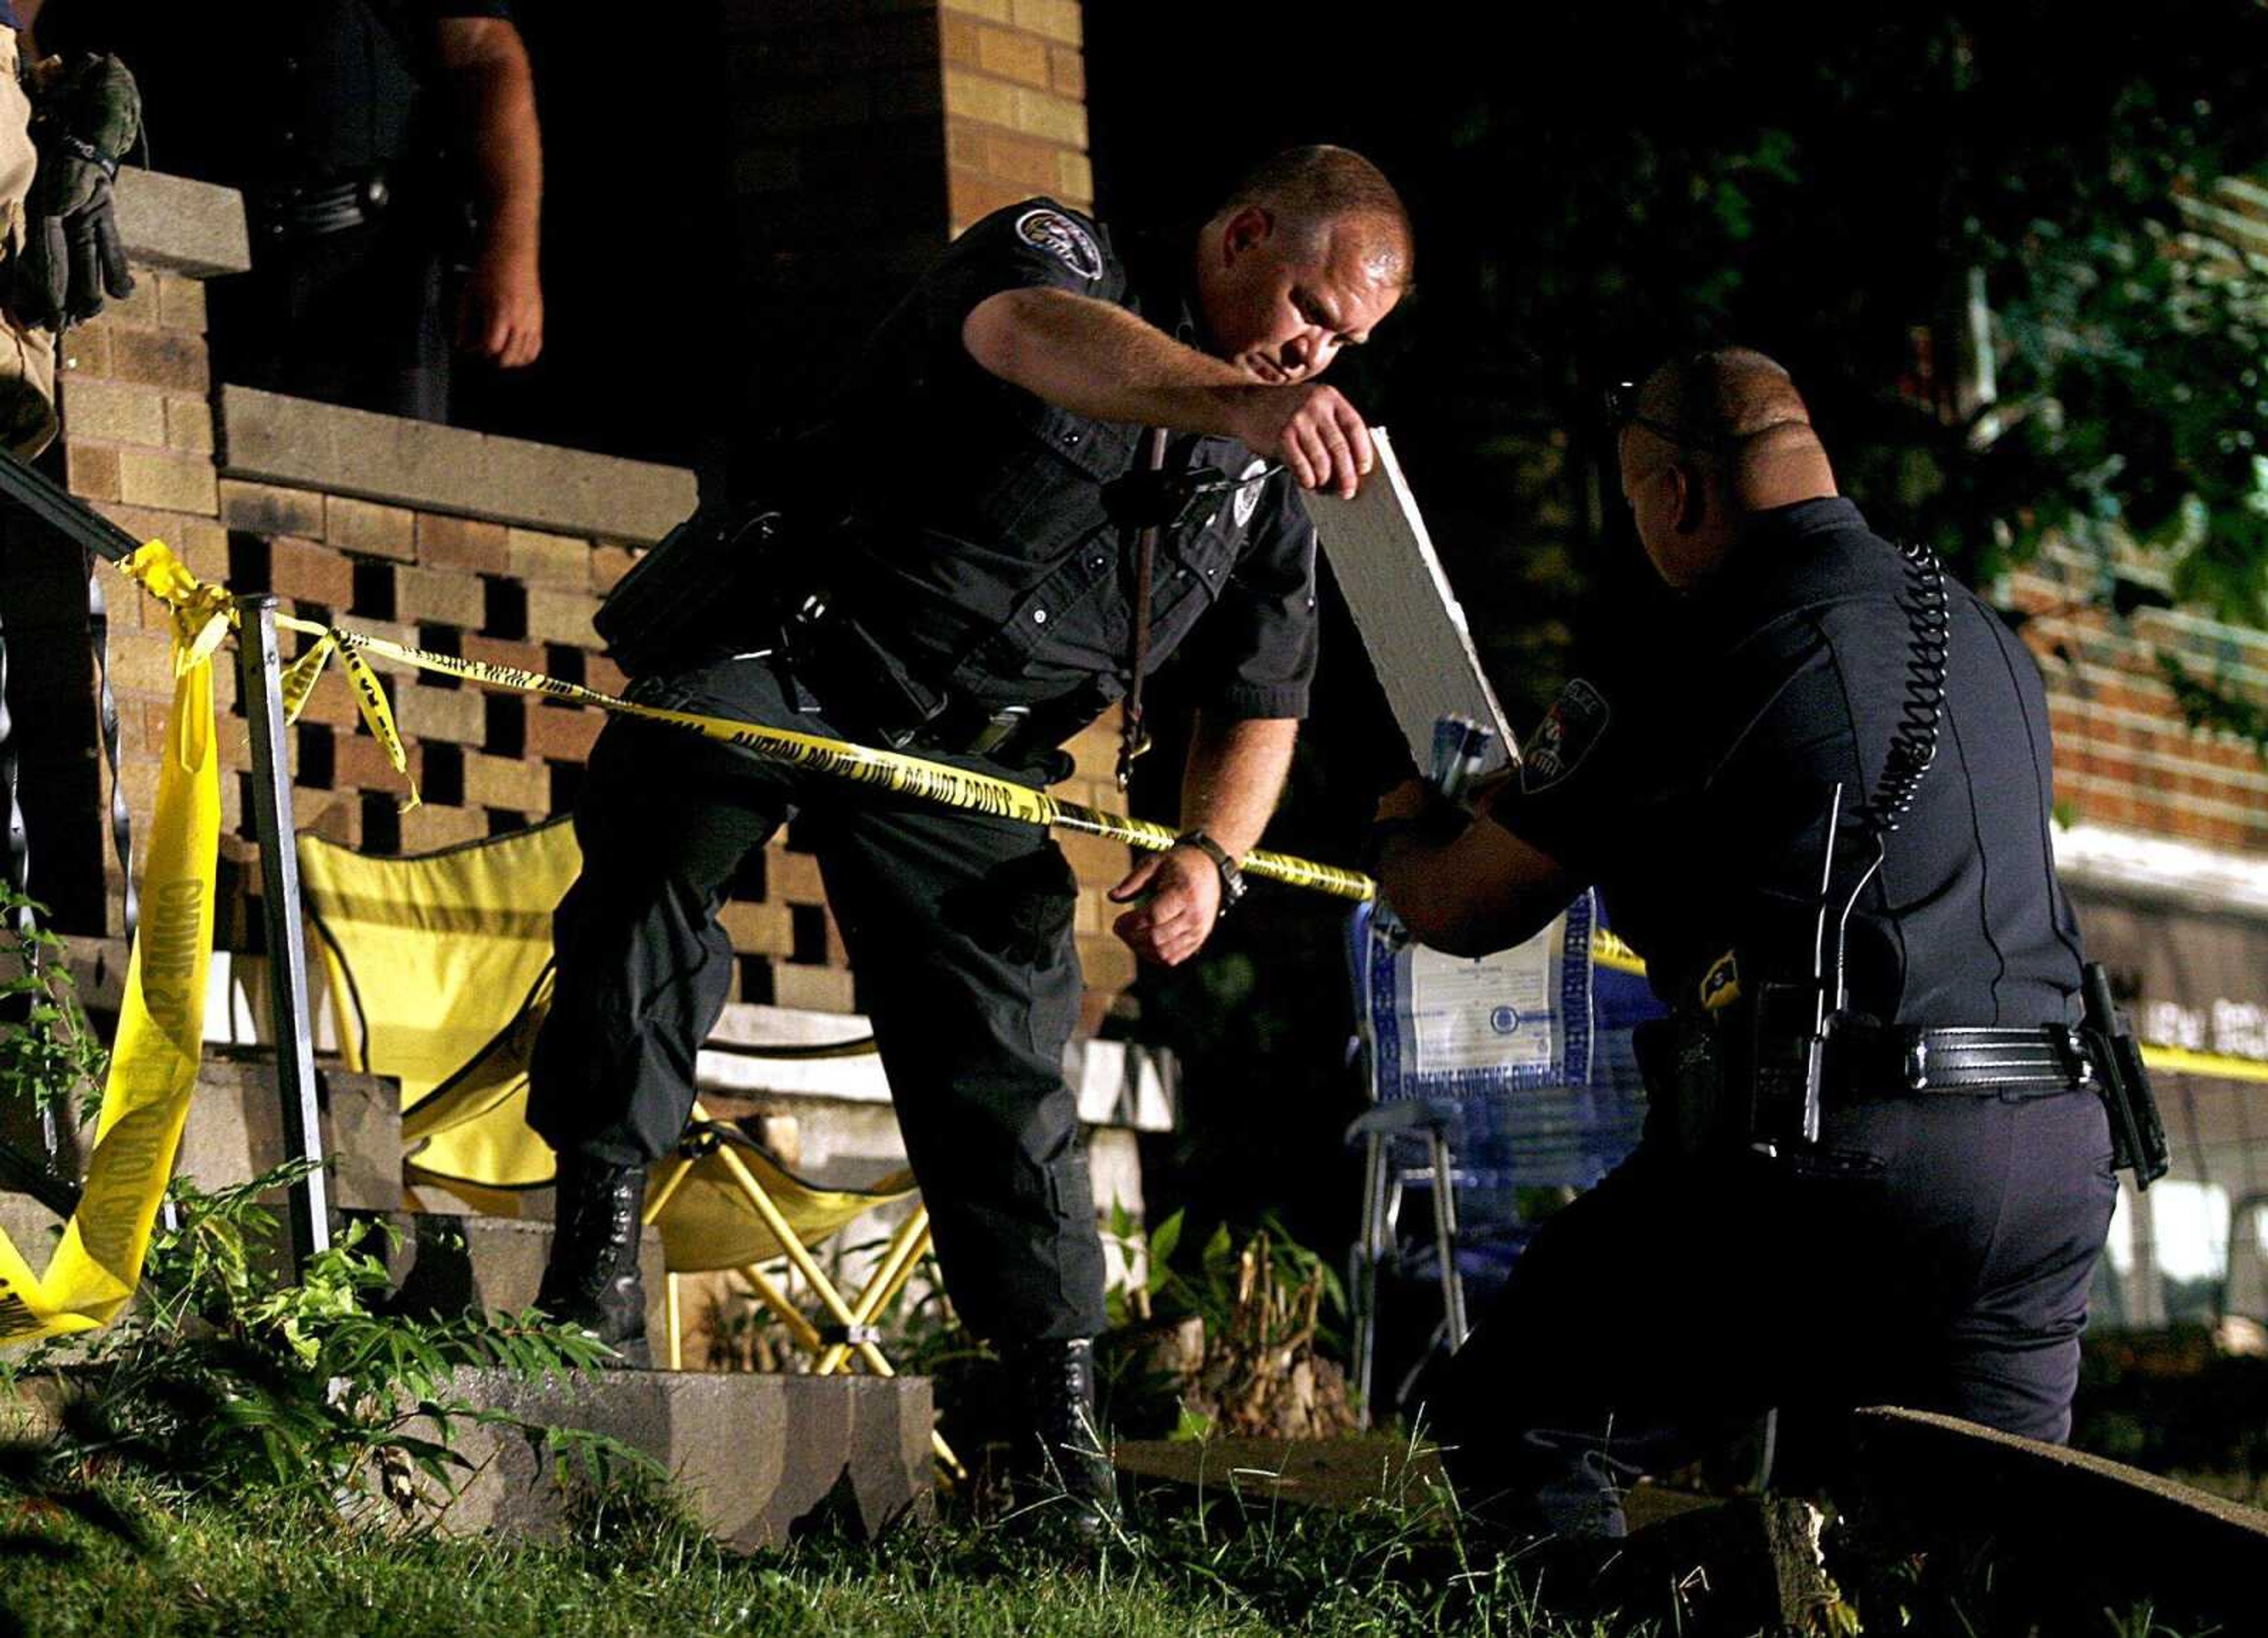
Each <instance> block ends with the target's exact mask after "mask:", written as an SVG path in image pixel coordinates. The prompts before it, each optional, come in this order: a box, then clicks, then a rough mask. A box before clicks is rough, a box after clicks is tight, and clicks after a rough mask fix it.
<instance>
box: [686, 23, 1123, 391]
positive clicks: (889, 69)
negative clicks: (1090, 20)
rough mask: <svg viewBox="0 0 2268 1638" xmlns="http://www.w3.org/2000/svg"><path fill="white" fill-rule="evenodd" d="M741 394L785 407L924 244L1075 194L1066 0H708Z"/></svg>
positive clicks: (1086, 199) (906, 279)
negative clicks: (724, 91) (736, 286)
mask: <svg viewBox="0 0 2268 1638" xmlns="http://www.w3.org/2000/svg"><path fill="white" fill-rule="evenodd" d="M723 10H724V22H725V27H724V34H725V49H726V52H727V55H728V58H729V61H728V63H727V68H726V78H727V83H728V84H729V85H730V86H731V88H732V97H733V110H732V116H731V121H730V131H731V137H730V141H731V143H732V152H731V154H730V155H729V163H728V165H727V167H726V174H727V177H728V179H729V180H728V186H729V188H730V191H731V204H732V209H733V221H734V224H735V230H736V238H737V240H738V246H739V254H740V268H741V272H742V275H743V276H742V279H741V288H742V290H743V291H744V292H745V296H744V298H743V299H742V300H741V301H740V303H738V304H737V306H738V311H739V319H740V329H741V334H740V345H741V353H742V356H745V357H747V358H748V359H749V360H751V361H752V363H753V364H754V366H755V383H754V402H753V403H752V404H751V406H750V414H751V415H753V417H754V418H755V421H756V422H758V423H759V424H777V423H778V422H784V421H792V420H793V419H795V418H796V415H797V407H798V404H799V401H804V400H807V399H808V398H809V396H810V395H811V394H813V393H820V392H823V391H824V390H825V388H826V386H827V383H828V380H829V379H831V378H832V376H833V373H834V372H835V371H837V370H839V369H840V368H841V366H842V365H843V363H844V362H845V361H846V360H847V359H848V358H849V357H850V356H851V353H852V352H853V351H854V350H855V349H856V348H857V346H858V342H859V341H860V339H861V338H862V337H863V336H864V335H865V333H866V331H867V330H868V329H869V328H870V327H872V326H873V323H874V322H875V320H878V319H879V318H880V316H881V314H882V313H883V312H884V311H886V309H887V305H888V304H889V303H890V302H891V301H892V300H893V299H895V297H897V296H898V295H899V294H901V293H902V291H903V290H905V288H906V286H907V285H908V284H909V283H911V282H912V280H913V278H914V276H915V275H916V274H917V273H918V272H919V271H920V270H921V268H923V267H924V265H926V264H927V263H928V261H930V260H931V259H932V258H933V257H934V256H935V255H936V254H937V251H938V247H939V246H941V245H943V244H944V243H945V242H946V240H947V239H950V238H951V237H952V236H953V235H954V233H957V232H959V231H961V229H963V228H965V227H967V226H968V224H970V223H971V222H974V221H975V220H976V219H977V218H978V217H981V216H983V215H984V214H985V213H986V212H987V211H990V210H993V209H998V208H999V207H1000V206H1002V205H1005V204H1009V203H1013V202H1014V201H1016V200H1019V199H1023V198H1027V197H1029V196H1030V195H1035V194H1047V195H1052V196H1053V197H1055V198H1057V199H1059V200H1061V201H1063V202H1064V203H1066V204H1071V205H1078V206H1079V207H1081V208H1085V207H1086V206H1088V205H1090V204H1091V203H1092V202H1093V200H1094V175H1093V173H1092V171H1091V170H1090V169H1089V167H1088V165H1087V159H1086V102H1085V97H1086V70H1085V66H1084V62H1083V59H1082V58H1081V55H1080V51H1079V40H1080V20H1079V6H1078V4H1076V0H910V3H909V0H800V3H792V0H723Z"/></svg>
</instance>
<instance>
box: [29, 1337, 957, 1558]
mask: <svg viewBox="0 0 2268 1638" xmlns="http://www.w3.org/2000/svg"><path fill="white" fill-rule="evenodd" d="M455 1388H456V1397H458V1398H459V1399H463V1400H465V1401H467V1402H468V1403H470V1404H471V1405H473V1406H475V1407H478V1408H481V1409H483V1410H490V1411H498V1412H502V1413H503V1414H505V1415H508V1416H511V1417H513V1418H515V1419H516V1420H518V1421H520V1422H522V1423H525V1424H527V1425H530V1426H534V1427H539V1428H570V1429H584V1430H587V1431H590V1432H593V1433H600V1434H604V1435H607V1436H609V1437H611V1438H614V1439H615V1440H618V1441H620V1442H621V1443H623V1444H626V1445H629V1446H630V1447H631V1448H632V1449H634V1450H637V1451H643V1452H644V1454H645V1455H646V1456H648V1457H650V1458H652V1459H653V1461H654V1462H655V1463H656V1464H658V1465H659V1466H660V1467H661V1468H662V1470H663V1471H664V1472H666V1473H668V1474H669V1475H670V1476H671V1477H672V1478H673V1479H674V1480H675V1481H676V1483H677V1486H678V1489H679V1493H680V1495H682V1497H683V1498H684V1499H685V1501H686V1502H688V1503H689V1506H690V1509H691V1511H692V1512H693V1515H694V1517H696V1519H698V1520H699V1522H700V1523H701V1524H702V1525H703V1527H704V1528H705V1529H707V1530H708V1531H710V1532H711V1534H713V1535H714V1536H716V1537H717V1538H718V1539H719V1540H721V1541H723V1542H725V1544H726V1545H728V1546H733V1547H735V1548H740V1549H742V1550H747V1549H750V1548H755V1547H776V1546H781V1545H782V1544H784V1542H785V1541H786V1540H787V1539H788V1535H789V1531H791V1530H792V1528H793V1527H794V1526H795V1524H797V1523H798V1522H799V1520H805V1519H812V1518H814V1515H819V1516H824V1517H828V1518H829V1519H830V1520H831V1521H832V1522H834V1523H836V1524H838V1525H840V1526H842V1527H844V1528H847V1529H848V1530H850V1531H852V1532H854V1533H856V1532H861V1531H863V1532H864V1533H865V1534H867V1535H872V1534H873V1533H874V1532H876V1531H880V1530H881V1529H882V1528H883V1527H884V1526H885V1525H886V1524H889V1523H890V1522H892V1521H893V1520H895V1519H897V1518H900V1517H905V1516H907V1515H909V1514H910V1515H911V1516H912V1517H915V1518H924V1517H927V1516H928V1514H929V1511H930V1508H931V1505H932V1485H933V1483H934V1468H933V1465H932V1458H931V1455H930V1429H931V1426H932V1399H931V1393H930V1380H929V1378H928V1377H890V1378H887V1379H885V1378H881V1377H785V1376H753V1375H745V1374H711V1373H705V1372H696V1371H668V1370H608V1371H595V1372H589V1373H585V1374H580V1375H576V1376H571V1377H558V1378H550V1379H547V1380H544V1381H541V1382H527V1381H522V1380H519V1379H516V1378H514V1377H510V1376H508V1375H506V1374H505V1373H504V1372H501V1371H492V1370H467V1371H462V1372H460V1373H459V1374H458V1377H457V1378H456V1381H455ZM76 1391H77V1390H75V1389H74V1388H72V1387H71V1386H70V1385H69V1384H67V1383H66V1382H65V1381H64V1380H63V1379H62V1378H58V1377H40V1378H25V1379H23V1380H21V1381H18V1382H17V1383H14V1384H12V1385H10V1386H9V1387H8V1388H7V1389H6V1390H5V1391H4V1392H0V1437H4V1438H10V1439H33V1440H37V1439H46V1438H50V1437H52V1436H54V1434H55V1429H56V1428H57V1427H58V1426H59V1425H60V1423H61V1421H62V1416H63V1408H64V1402H65V1399H66V1397H67V1396H68V1395H69V1394H70V1393H71V1392H76ZM409 1431H411V1432H412V1433H415V1434H418V1435H421V1436H424V1437H427V1438H433V1437H437V1436H438V1429H435V1428H434V1427H433V1426H432V1425H431V1423H430V1422H425V1423H422V1424H419V1423H413V1424H412V1426H411V1428H410V1429H409ZM450 1442H451V1443H452V1444H453V1447H454V1448H455V1449H456V1451H458V1452H459V1454H460V1455H462V1456H463V1457H464V1458H465V1459H466V1460H467V1461H468V1463H469V1464H471V1477H470V1478H469V1480H466V1481H464V1482H463V1484H462V1487H461V1490H460V1495H458V1497H457V1499H456V1500H455V1501H454V1502H453V1503H451V1504H450V1505H449V1506H448V1507H447V1508H446V1509H439V1508H438V1506H437V1507H436V1509H435V1511H436V1512H437V1513H438V1523H439V1525H440V1527H441V1528H442V1529H444V1530H446V1531H449V1532H451V1533H453V1534H459V1535H483V1534H495V1535H499V1536H504V1537H509V1538H512V1539H535V1540H542V1539H551V1538H556V1536H557V1535H558V1534H559V1533H560V1531H561V1530H562V1528H563V1525H564V1524H565V1522H566V1519H567V1516H568V1509H569V1508H570V1506H571V1497H572V1494H573V1488H574V1487H575V1485H576V1483H577V1482H578V1478H579V1477H580V1476H581V1470H580V1469H579V1468H578V1466H577V1465H574V1463H573V1462H572V1460H571V1461H570V1463H569V1465H568V1466H567V1467H566V1469H565V1470H564V1471H562V1468H561V1465H560V1463H559V1461H558V1459H557V1458H556V1457H555V1456H554V1455H553V1454H552V1453H551V1452H550V1451H548V1450H547V1449H545V1448H544V1445H543V1443H542V1442H541V1441H531V1440H529V1439H528V1438H527V1437H525V1436H523V1435H522V1434H521V1432H520V1431H519V1429H513V1428H510V1427H495V1426H487V1425H482V1424H478V1423H474V1422H470V1421H456V1422H454V1423H453V1424H452V1426H451V1428H450ZM435 1500H436V1502H438V1498H435ZM814 1522H815V1521H814Z"/></svg>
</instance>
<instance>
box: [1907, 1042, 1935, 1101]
mask: <svg viewBox="0 0 2268 1638" xmlns="http://www.w3.org/2000/svg"><path fill="white" fill-rule="evenodd" d="M1906 1085H1907V1087H1908V1088H1909V1089H1911V1091H1917V1092H1919V1091H1927V1090H1928V1088H1929V1043H1928V1042H1927V1041H1926V1040H1924V1039H1921V1038H1920V1037H1919V1036H1916V1037H1915V1038H1914V1039H1913V1043H1912V1045H1911V1046H1909V1047H1907V1048H1906Z"/></svg>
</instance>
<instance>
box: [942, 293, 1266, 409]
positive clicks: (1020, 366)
mask: <svg viewBox="0 0 2268 1638" xmlns="http://www.w3.org/2000/svg"><path fill="white" fill-rule="evenodd" d="M961 344H962V345H963V346H964V347H966V348H967V349H968V356H970V357H972V358H974V359H975V360H976V362H977V363H978V364H980V365H982V366H983V368H984V369H985V370H987V371H990V373H992V374H994V375H996V376H998V377H999V378H1001V379H1002V380H1004V381H1010V382H1013V383H1014V384H1015V385H1016V386H1020V387H1022V388H1023V389H1024V390H1025V391H1027V392H1028V393H1035V394H1036V395H1037V396H1039V397H1041V398H1043V399H1045V400H1047V401H1048V402H1049V403H1050V404H1053V405H1055V406H1057V408H1062V409H1068V410H1070V411H1071V413H1072V414H1074V415H1086V416H1087V417H1089V418H1090V419H1093V420H1096V421H1125V422H1138V423H1139V424H1141V425H1143V426H1152V427H1171V428H1172V429H1174V430H1175V431H1177V432H1205V433H1211V434H1215V435H1217V436H1219V437H1235V436H1237V432H1238V425H1237V422H1236V419H1235V416H1234V414H1233V412H1234V410H1235V408H1236V406H1237V405H1238V403H1239V402H1240V401H1241V400H1245V399H1248V397H1249V396H1250V395H1252V394H1254V393H1260V392H1263V391H1264V390H1265V389H1264V388H1263V387H1262V386H1260V384H1259V383H1257V382H1256V381H1255V380H1253V378H1251V377H1250V376H1248V375H1247V374H1245V372H1244V371H1241V370H1239V369H1238V368H1236V366H1235V365H1233V364H1227V363H1225V362H1223V361H1222V360H1220V359H1219V358H1215V357H1213V356H1211V354H1209V353H1201V352H1199V351H1198V350H1197V349H1195V348H1193V347H1185V346H1183V345H1182V343H1181V342H1177V341H1175V339H1174V338H1173V337H1172V336H1170V335H1167V334H1166V333H1165V332H1164V331H1163V330H1160V329H1158V328H1157V327H1154V326H1152V325H1149V324H1145V323H1144V322H1143V321H1142V320H1139V319H1138V318H1136V317H1135V316H1134V315H1133V314H1132V313H1130V312H1127V311H1126V310H1125V309H1124V308H1123V307H1119V306H1116V305H1113V304H1111V303H1109V302H1107V301H1097V300H1095V299H1094V298H1093V297H1086V296H1074V295H1072V294H1071V292H1070V291H1068V290H1002V291H1001V292H999V293H998V295H994V296H988V297H985V298H984V299H983V301H982V302H979V303H978V304H977V305H976V307H975V309H973V310H972V311H971V312H970V313H969V315H968V319H967V320H965V321H963V323H962V325H961Z"/></svg>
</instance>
